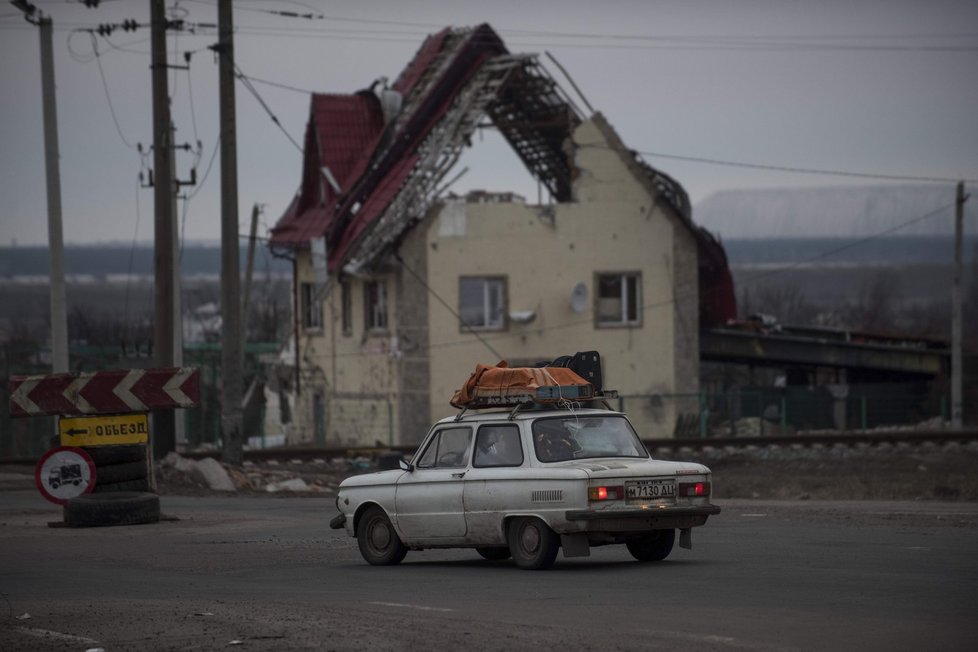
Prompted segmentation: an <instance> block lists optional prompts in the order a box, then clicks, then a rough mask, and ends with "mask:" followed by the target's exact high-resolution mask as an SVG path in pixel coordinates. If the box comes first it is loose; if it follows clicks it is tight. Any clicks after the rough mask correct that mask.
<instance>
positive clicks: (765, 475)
mask: <svg viewBox="0 0 978 652" xmlns="http://www.w3.org/2000/svg"><path fill="white" fill-rule="evenodd" d="M654 455H655V457H658V458H661V459H673V460H687V461H696V462H702V463H703V464H706V465H707V466H709V467H710V468H711V469H712V470H713V495H714V497H715V498H716V499H748V500H791V501H797V500H811V501H831V500H927V501H951V502H954V501H962V502H964V501H978V443H969V444H947V445H942V446H914V447H911V446H889V447H888V446H876V447H834V448H826V447H813V448H807V447H806V448H802V447H774V448H755V449H746V450H744V449H709V448H707V449H704V450H690V449H680V450H673V451H655V453H654ZM227 470H228V472H229V475H230V476H231V478H232V480H233V481H234V484H235V486H236V492H237V493H239V494H246V495H253V494H259V493H260V494H268V495H274V496H280V497H287V496H293V497H294V496H333V495H335V493H336V488H337V487H338V486H339V483H340V482H342V481H343V479H344V478H347V477H349V476H351V475H355V474H359V473H367V472H370V471H374V470H377V467H376V464H373V463H371V462H370V461H369V460H367V459H364V458H358V459H355V460H351V459H334V460H328V461H327V460H309V459H295V460H289V461H282V462H262V463H250V462H246V464H245V466H244V467H241V468H228V469H227ZM297 480H301V482H297ZM156 482H157V488H158V491H159V493H160V494H162V495H176V496H195V495H197V496H202V495H214V494H218V493H222V492H216V491H213V490H212V489H210V488H209V487H208V486H207V484H206V482H204V480H203V479H202V478H200V477H198V476H196V475H195V474H193V473H187V472H185V471H179V470H177V469H176V468H174V467H172V466H169V465H162V464H158V465H157V467H156ZM33 487H34V469H33V468H31V467H29V466H11V465H5V466H2V467H0V491H3V490H5V489H33Z"/></svg>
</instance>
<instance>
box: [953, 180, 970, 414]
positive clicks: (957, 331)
mask: <svg viewBox="0 0 978 652" xmlns="http://www.w3.org/2000/svg"><path fill="white" fill-rule="evenodd" d="M967 199H968V198H967V196H965V194H964V181H961V182H959V183H958V192H957V198H956V201H955V208H954V281H953V283H952V285H951V429H952V430H961V428H962V418H961V417H962V410H963V402H962V387H961V385H962V370H961V362H962V355H961V346H962V343H961V339H962V333H961V308H962V306H961V271H962V264H961V242H962V239H963V235H964V234H963V233H962V231H963V230H964V202H965V201H966V200H967Z"/></svg>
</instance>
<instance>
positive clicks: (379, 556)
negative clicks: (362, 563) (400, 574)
mask: <svg viewBox="0 0 978 652" xmlns="http://www.w3.org/2000/svg"><path fill="white" fill-rule="evenodd" d="M357 545H358V546H360V554H361V555H363V558H364V559H365V560H366V561H367V563H370V564H373V565H375V566H390V565H393V564H399V563H400V562H401V560H402V559H404V555H406V554H407V548H405V547H404V544H403V543H402V542H401V539H400V538H399V537H398V536H397V532H395V531H394V526H393V525H391V521H390V519H389V518H387V514H385V513H384V510H382V509H381V508H380V507H370V508H368V509H367V511H366V512H364V513H363V516H361V517H360V521H359V522H358V523H357Z"/></svg>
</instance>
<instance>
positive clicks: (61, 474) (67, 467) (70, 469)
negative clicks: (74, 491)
mask: <svg viewBox="0 0 978 652" xmlns="http://www.w3.org/2000/svg"><path fill="white" fill-rule="evenodd" d="M82 481H83V479H82V469H81V464H62V465H61V467H60V468H58V467H55V468H53V469H51V474H50V475H49V476H48V484H49V485H50V486H51V488H52V489H57V488H58V487H60V486H61V485H63V484H68V483H69V482H70V483H71V484H73V485H75V486H76V487H77V486H78V485H80V484H81V483H82Z"/></svg>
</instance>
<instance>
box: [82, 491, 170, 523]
mask: <svg viewBox="0 0 978 652" xmlns="http://www.w3.org/2000/svg"><path fill="white" fill-rule="evenodd" d="M64 520H65V523H67V524H68V525H73V526H76V527H95V526H103V525H139V524H143V523H156V522H157V521H159V520H160V497H159V496H157V495H156V494H153V493H148V492H135V491H130V492H118V493H109V494H100V495H96V494H83V495H81V496H77V497H75V498H71V499H70V500H68V502H67V503H65V505H64Z"/></svg>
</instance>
